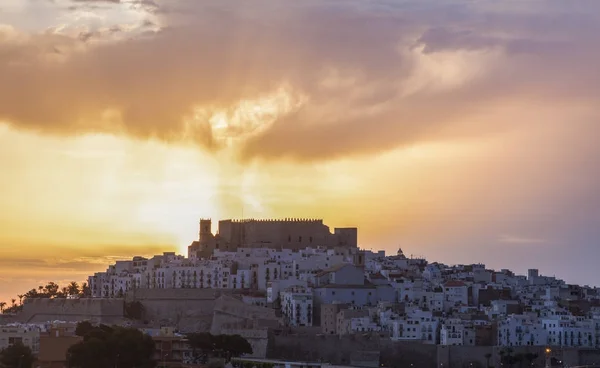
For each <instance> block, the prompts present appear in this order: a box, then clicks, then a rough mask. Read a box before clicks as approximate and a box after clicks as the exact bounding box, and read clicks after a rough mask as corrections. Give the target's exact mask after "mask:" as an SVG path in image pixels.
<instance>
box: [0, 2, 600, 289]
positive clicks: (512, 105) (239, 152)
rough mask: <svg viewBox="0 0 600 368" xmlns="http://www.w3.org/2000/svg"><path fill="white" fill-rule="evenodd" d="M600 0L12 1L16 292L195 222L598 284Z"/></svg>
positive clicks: (1, 198) (10, 127)
mask: <svg viewBox="0 0 600 368" xmlns="http://www.w3.org/2000/svg"><path fill="white" fill-rule="evenodd" d="M599 32H600V2H598V1H597V0H572V1H569V2H565V1H563V0H545V1H537V0H523V1H508V0H502V1H497V0H493V1H491V0H489V1H488V0H471V1H454V0H395V1H386V0H384V1H378V2H371V1H364V0H319V1H316V0H304V1H301V2H299V1H293V2H292V1H279V0H254V1H251V2H248V1H243V0H221V1H218V2H217V1H197V0H162V1H161V0H0V179H1V180H0V209H2V211H0V299H2V300H9V299H10V298H12V297H13V295H16V294H18V293H23V292H25V291H27V290H29V289H31V288H33V287H37V285H40V284H43V283H45V282H47V281H50V280H52V281H56V282H59V283H64V282H67V281H70V280H78V281H82V280H84V279H85V278H86V276H87V275H89V274H91V273H93V272H96V271H100V270H103V269H104V268H106V266H107V264H108V263H110V262H112V261H114V260H115V259H121V258H130V257H131V256H133V255H152V254H157V253H161V252H162V251H173V250H174V251H178V252H181V253H185V249H186V246H187V245H189V243H191V241H193V240H195V239H196V238H197V231H198V226H197V224H198V219H199V218H201V217H210V218H212V219H214V220H215V221H214V222H216V220H218V219H225V218H241V217H246V218H250V217H254V218H285V217H310V218H323V219H324V220H325V223H327V224H328V225H330V226H331V227H336V226H337V227H343V226H356V227H358V228H359V243H360V245H361V246H362V247H363V248H366V249H373V250H379V249H385V250H386V251H389V252H395V251H396V250H397V249H398V247H402V249H403V250H404V252H405V253H406V254H411V255H414V256H424V257H427V258H428V259H429V260H431V261H441V262H444V263H448V264H453V263H474V262H482V263H485V264H486V265H487V266H488V267H494V268H498V269H499V268H511V269H513V270H515V271H517V272H519V273H525V272H526V270H527V269H528V268H539V269H540V272H541V273H542V274H545V275H556V276H558V277H561V278H564V279H565V280H566V281H568V282H572V283H582V284H590V285H600V273H598V271H597V267H596V260H597V259H598V257H600V246H599V240H600V196H598V194H597V190H598V188H599V187H600V161H599V160H600V145H599V144H598V137H599V136H600V134H598V133H599V132H600V119H599V117H600V111H599V110H598V109H597V106H598V105H599V103H600V101H599V100H600V73H598V70H597V69H598V65H600V38H598V37H597V34H598V33H599Z"/></svg>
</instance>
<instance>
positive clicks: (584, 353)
mask: <svg viewBox="0 0 600 368" xmlns="http://www.w3.org/2000/svg"><path fill="white" fill-rule="evenodd" d="M512 349H513V354H519V353H522V354H525V353H535V354H538V358H537V360H535V361H534V362H532V363H533V364H534V366H536V367H543V366H544V363H545V347H514V348H512ZM501 350H502V348H500V347H489V346H436V345H425V344H420V343H409V342H394V341H391V340H389V339H385V338H380V337H379V336H377V335H370V334H366V335H353V336H344V337H341V338H340V337H338V336H330V335H317V336H316V337H315V336H314V335H309V334H306V335H299V334H296V335H285V334H271V335H270V336H269V345H268V348H267V357H268V358H270V359H283V360H300V361H317V360H319V359H322V360H324V361H327V362H330V363H331V364H336V365H348V364H350V359H351V358H350V357H351V356H352V354H353V353H356V352H372V351H380V364H381V365H383V366H384V367H392V368H403V367H411V366H412V367H423V368H436V367H445V368H485V367H487V366H488V365H487V363H488V359H487V358H486V356H487V354H490V358H489V365H490V366H494V367H500V366H501V364H500V357H501V356H500V351H501ZM552 354H553V356H554V357H556V358H557V360H560V361H562V362H563V363H564V364H567V366H581V365H593V364H598V363H600V350H594V349H557V350H556V351H554V352H553V353H552ZM527 363H528V362H524V363H523V364H524V365H526V364H527Z"/></svg>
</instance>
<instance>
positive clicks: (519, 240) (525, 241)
mask: <svg viewBox="0 0 600 368" xmlns="http://www.w3.org/2000/svg"><path fill="white" fill-rule="evenodd" d="M498 241H499V242H500V243H504V244H514V245H532V244H544V243H546V240H544V239H541V238H527V237H520V236H514V235H502V236H501V237H500V238H499V239H498Z"/></svg>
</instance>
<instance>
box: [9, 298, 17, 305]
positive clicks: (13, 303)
mask: <svg viewBox="0 0 600 368" xmlns="http://www.w3.org/2000/svg"><path fill="white" fill-rule="evenodd" d="M10 301H11V303H12V306H13V307H14V306H16V305H17V304H16V303H17V299H15V298H12V299H11V300H10Z"/></svg>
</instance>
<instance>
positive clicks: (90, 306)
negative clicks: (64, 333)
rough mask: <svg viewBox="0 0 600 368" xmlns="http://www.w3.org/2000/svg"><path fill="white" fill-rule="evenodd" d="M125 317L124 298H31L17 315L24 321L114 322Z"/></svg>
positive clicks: (18, 318) (19, 320)
mask: <svg viewBox="0 0 600 368" xmlns="http://www.w3.org/2000/svg"><path fill="white" fill-rule="evenodd" d="M123 319H124V303H123V299H91V298H90V299H30V300H27V301H25V303H24V304H23V311H22V312H21V313H19V315H18V316H17V317H16V320H17V321H18V322H22V323H43V322H48V321H56V320H59V321H65V322H77V321H81V320H90V321H93V322H97V323H106V324H114V323H119V322H122V321H123Z"/></svg>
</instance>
